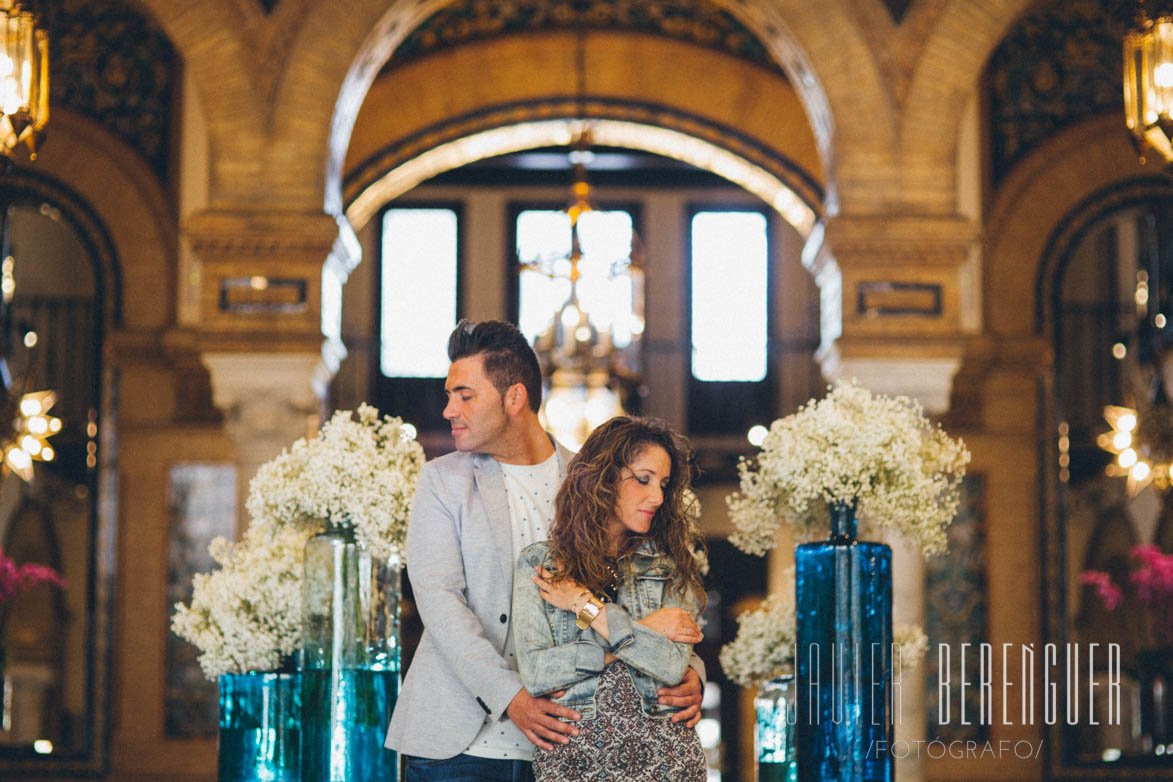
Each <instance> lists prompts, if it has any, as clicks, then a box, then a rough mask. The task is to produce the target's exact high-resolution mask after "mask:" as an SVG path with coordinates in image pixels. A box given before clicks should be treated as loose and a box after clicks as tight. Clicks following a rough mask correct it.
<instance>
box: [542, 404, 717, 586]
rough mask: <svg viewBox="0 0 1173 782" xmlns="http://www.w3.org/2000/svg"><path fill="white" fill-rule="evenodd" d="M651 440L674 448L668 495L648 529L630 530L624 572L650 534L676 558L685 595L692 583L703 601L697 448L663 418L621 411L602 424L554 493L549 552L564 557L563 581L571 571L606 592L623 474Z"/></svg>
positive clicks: (584, 582)
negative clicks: (695, 511) (695, 512)
mask: <svg viewBox="0 0 1173 782" xmlns="http://www.w3.org/2000/svg"><path fill="white" fill-rule="evenodd" d="M649 446H659V447H660V448H663V449H664V451H665V452H666V453H667V454H668V458H669V460H670V461H671V465H672V472H671V474H670V475H669V476H668V485H667V486H666V487H665V488H664V501H663V502H662V503H661V505H660V507H659V508H658V509H657V510H656V514H655V516H653V517H652V524H651V529H649V530H648V534H647V535H642V536H636V535H627V536H625V538H624V540H623V542H622V543H621V547H620V551H619V559H620V565H621V567H622V568H624V570H625V572H624V573H623V575H624V576H625V577H626V576H627V575H630V574H629V573H628V572H626V569H627V568H629V567H630V565H629V564H627V562H625V560H626V559H627V556H628V555H629V554H631V553H632V551H634V550H635V548H636V547H637V546H638V545H639V542H640V541H641V540H644V539H648V540H652V541H654V542H655V543H656V544H658V545H659V547H660V549H661V550H662V551H664V552H666V553H667V554H668V555H669V556H670V557H671V558H672V559H673V560H674V561H675V563H676V568H675V572H676V575H675V579H674V582H673V585H674V587H675V588H676V589H677V590H678V592H679V594H680V595H681V596H684V595H685V594H686V593H687V591H688V590H689V589H690V588H691V590H692V592H693V594H694V595H696V596H697V599H698V600H699V601H700V606H701V607H702V608H703V606H704V603H705V590H704V584H703V581H702V579H701V573H700V568H699V567H698V565H697V561H696V558H695V557H694V555H693V552H694V551H698V552H700V551H703V550H704V546H705V542H704V538H703V536H701V535H700V533H699V530H697V529H696V528H695V527H694V525H693V524H692V522H691V519H690V513H691V511H692V508H691V507H690V503H691V502H692V501H694V498H693V496H692V492H691V491H689V488H690V486H691V484H692V463H691V458H692V449H691V448H690V447H689V445H688V441H687V440H685V439H684V438H683V437H681V436H680V435H679V434H677V433H676V432H674V431H672V429H671V428H670V427H669V426H668V424H667V423H665V422H664V421H661V420H660V419H658V418H637V417H633V416H617V417H615V418H612V419H611V420H610V421H607V422H606V423H604V424H602V425H600V426H599V427H598V428H596V429H595V430H594V431H593V432H592V433H591V435H590V437H588V438H587V440H586V442H585V443H583V445H582V449H581V450H579V452H578V453H577V454H575V456H574V458H573V459H571V460H570V464H568V465H567V467H566V480H565V481H564V482H563V483H562V488H560V489H559V490H558V495H557V497H556V498H555V500H554V524H553V526H552V527H551V528H550V557H551V559H552V561H553V562H555V563H559V567H558V572H557V573H556V575H555V576H554V577H555V579H557V580H562V579H566V578H572V579H574V580H575V581H577V582H578V583H580V584H582V585H583V586H584V587H586V588H587V589H589V590H591V591H592V592H594V593H596V594H600V593H602V592H604V591H605V589H606V587H607V586H608V584H609V582H610V580H611V575H610V571H609V570H608V568H607V548H608V539H607V524H608V522H610V520H611V519H612V518H613V517H614V515H615V506H616V500H617V496H618V487H619V479H620V474H621V472H622V470H623V469H624V468H625V467H628V466H630V465H631V463H632V461H633V460H635V459H636V458H637V457H638V455H639V454H640V453H641V452H642V451H643V450H644V449H645V448H648V447H649Z"/></svg>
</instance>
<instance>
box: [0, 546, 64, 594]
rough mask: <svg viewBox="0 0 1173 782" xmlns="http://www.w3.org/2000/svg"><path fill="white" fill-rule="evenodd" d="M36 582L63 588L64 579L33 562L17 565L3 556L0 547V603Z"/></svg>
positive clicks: (54, 571)
mask: <svg viewBox="0 0 1173 782" xmlns="http://www.w3.org/2000/svg"><path fill="white" fill-rule="evenodd" d="M37 584H49V585H51V586H55V587H59V588H61V589H64V588H65V579H64V578H62V577H61V574H60V573H58V572H57V571H56V570H53V568H50V567H46V566H44V565H38V564H36V563H34V562H28V563H26V564H24V565H21V566H19V567H17V564H16V562H14V561H13V560H12V559H11V558H10V557H6V556H4V550H3V549H0V605H2V604H3V603H4V602H6V601H8V600H10V599H12V598H13V597H15V596H16V595H18V594H20V593H21V592H23V591H25V590H26V589H29V588H30V587H33V586H36V585H37Z"/></svg>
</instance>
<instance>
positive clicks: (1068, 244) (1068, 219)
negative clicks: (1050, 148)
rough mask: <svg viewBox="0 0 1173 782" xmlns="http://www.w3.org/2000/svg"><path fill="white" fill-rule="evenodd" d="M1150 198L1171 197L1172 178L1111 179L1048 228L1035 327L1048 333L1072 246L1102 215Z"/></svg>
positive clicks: (1040, 274)
mask: <svg viewBox="0 0 1173 782" xmlns="http://www.w3.org/2000/svg"><path fill="white" fill-rule="evenodd" d="M1152 198H1162V199H1165V200H1169V199H1173V180H1170V179H1169V178H1168V177H1166V176H1152V175H1150V176H1142V177H1137V178H1133V179H1127V180H1124V181H1122V182H1114V183H1112V184H1110V185H1106V186H1104V187H1101V188H1100V189H1098V190H1096V191H1094V192H1092V193H1091V194H1089V195H1088V196H1087V197H1085V198H1084V199H1083V200H1082V201H1080V202H1079V203H1078V204H1076V206H1075V207H1074V208H1073V209H1072V210H1071V211H1070V212H1068V213H1067V214H1066V215H1065V216H1064V217H1063V219H1062V220H1061V221H1060V222H1059V224H1058V225H1057V226H1055V228H1054V230H1053V231H1051V235H1050V236H1049V237H1048V238H1047V246H1046V248H1045V249H1044V251H1043V255H1042V259H1041V260H1040V261H1039V266H1038V277H1037V279H1036V282H1035V331H1036V332H1037V333H1039V334H1047V333H1050V330H1051V328H1052V326H1053V325H1054V312H1055V311H1056V308H1057V306H1058V304H1059V295H1060V281H1061V278H1062V276H1063V271H1064V269H1063V264H1064V263H1065V262H1066V261H1067V260H1068V259H1069V258H1070V254H1071V250H1072V248H1073V247H1075V245H1077V244H1078V243H1079V241H1080V240H1081V239H1082V238H1083V237H1084V236H1085V235H1086V234H1087V232H1088V230H1089V229H1090V228H1091V227H1092V226H1093V225H1094V224H1095V223H1096V222H1097V221H1098V220H1099V219H1100V218H1101V217H1103V216H1105V215H1107V214H1109V213H1111V212H1115V211H1116V210H1118V209H1123V208H1126V207H1129V206H1133V205H1136V204H1140V203H1142V202H1144V201H1147V200H1149V199H1152Z"/></svg>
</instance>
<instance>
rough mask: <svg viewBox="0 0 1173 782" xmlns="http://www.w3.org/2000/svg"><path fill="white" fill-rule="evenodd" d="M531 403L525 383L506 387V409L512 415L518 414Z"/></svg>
mask: <svg viewBox="0 0 1173 782" xmlns="http://www.w3.org/2000/svg"><path fill="white" fill-rule="evenodd" d="M527 405H529V394H528V393H526V390H525V385H524V384H523V383H514V384H513V385H511V386H509V388H507V389H505V409H506V410H508V411H509V414H510V415H517V414H518V413H519V412H521V410H522V409H523V408H525V407H526V406H527Z"/></svg>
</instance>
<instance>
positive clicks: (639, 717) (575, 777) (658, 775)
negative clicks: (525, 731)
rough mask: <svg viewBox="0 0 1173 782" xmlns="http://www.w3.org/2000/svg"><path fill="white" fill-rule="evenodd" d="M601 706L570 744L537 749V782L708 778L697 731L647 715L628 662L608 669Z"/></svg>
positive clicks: (599, 693) (598, 694)
mask: <svg viewBox="0 0 1173 782" xmlns="http://www.w3.org/2000/svg"><path fill="white" fill-rule="evenodd" d="M595 707H596V709H595V717H594V719H589V720H586V719H584V720H580V721H579V722H578V723H577V725H578V729H579V735H578V736H572V737H571V738H570V743H569V744H555V745H554V749H553V750H551V751H549V752H547V751H545V750H543V749H540V748H539V749H537V750H536V751H535V752H534V777H535V779H536V780H537V782H580V781H581V782H704V780H705V775H706V772H705V756H704V753H703V752H702V751H701V742H700V738H699V737H698V736H697V733H696V731H695V730H693V729H692V728H689V727H687V726H685V724H684V723H683V722H672V721H670V720H667V719H662V720H654V719H651V718H650V717H648V716H647V715H646V714H644V711H643V708H642V707H641V706H640V696H639V692H638V691H636V689H635V683H634V682H633V681H632V680H631V675H630V673H628V670H627V666H626V665H625V664H623V663H621V662H613V663H611V664H610V665H608V666H607V667H606V668H605V669H603V673H602V675H601V676H600V677H599V684H598V687H597V688H596V690H595Z"/></svg>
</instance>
